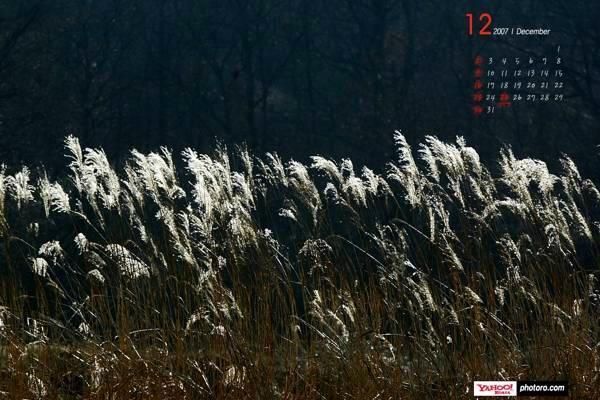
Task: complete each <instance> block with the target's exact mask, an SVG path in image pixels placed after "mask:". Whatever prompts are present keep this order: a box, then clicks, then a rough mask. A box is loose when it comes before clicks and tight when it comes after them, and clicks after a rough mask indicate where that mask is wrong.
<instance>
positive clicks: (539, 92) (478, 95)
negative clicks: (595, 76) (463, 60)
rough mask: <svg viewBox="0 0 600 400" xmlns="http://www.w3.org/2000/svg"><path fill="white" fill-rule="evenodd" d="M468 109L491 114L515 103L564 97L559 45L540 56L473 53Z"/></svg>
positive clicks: (543, 101) (475, 112)
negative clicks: (471, 84)
mask: <svg viewBox="0 0 600 400" xmlns="http://www.w3.org/2000/svg"><path fill="white" fill-rule="evenodd" d="M472 87H473V92H472V101H473V104H472V110H473V114H474V115H476V116H479V115H482V114H494V113H497V112H501V111H502V110H503V109H507V108H510V107H512V106H513V105H515V104H516V103H548V102H560V101H563V100H564V93H563V89H564V71H563V69H562V58H561V56H560V46H557V48H556V53H555V54H553V55H551V56H550V55H544V56H541V57H532V56H526V57H523V56H513V57H508V56H507V57H486V56H483V55H477V56H475V58H474V60H473V86H472Z"/></svg>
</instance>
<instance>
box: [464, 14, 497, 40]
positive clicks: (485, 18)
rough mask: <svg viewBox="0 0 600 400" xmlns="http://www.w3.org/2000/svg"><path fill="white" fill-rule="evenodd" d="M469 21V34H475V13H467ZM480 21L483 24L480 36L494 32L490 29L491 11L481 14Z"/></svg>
mask: <svg viewBox="0 0 600 400" xmlns="http://www.w3.org/2000/svg"><path fill="white" fill-rule="evenodd" d="M466 15H467V22H468V28H469V29H468V30H469V36H473V13H467V14H466ZM479 22H481V23H482V24H483V26H482V27H481V29H480V30H479V35H480V36H489V35H491V34H492V31H491V30H490V25H492V16H491V15H490V14H489V13H482V14H479Z"/></svg>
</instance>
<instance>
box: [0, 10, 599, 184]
mask: <svg viewBox="0 0 600 400" xmlns="http://www.w3.org/2000/svg"><path fill="white" fill-rule="evenodd" d="M483 3H485V4H486V6H485V7H481V4H483ZM469 11H472V12H480V11H488V12H490V13H492V15H493V17H494V26H515V27H516V26H524V27H538V26H540V27H545V28H551V29H552V31H553V33H552V35H551V37H550V38H547V39H541V38H531V37H530V38H527V39H514V40H512V39H511V40H508V41H507V40H499V39H496V38H485V39H477V38H469V37H468V36H467V34H466V19H465V15H464V14H465V12H469ZM598 17H600V2H594V1H583V0H577V1H574V0H570V1H563V0H520V1H491V2H487V1H486V2H475V1H447V0H422V1H416V0H326V1H324V0H95V1H94V0H54V1H51V0H35V1H32V0H2V1H1V2H0V160H1V162H3V163H7V164H10V165H18V164H20V163H33V164H35V163H43V164H45V165H46V167H47V168H49V169H53V168H55V167H57V166H60V165H63V164H64V159H63V157H62V153H63V148H62V141H63V138H64V137H65V136H66V135H67V134H74V135H76V136H78V137H79V138H80V139H81V141H82V143H83V144H85V145H86V146H102V147H103V148H104V149H105V150H106V152H107V153H108V154H109V155H110V156H112V157H114V159H116V160H119V159H121V158H123V157H125V156H126V155H127V153H128V151H129V149H130V148H131V147H135V148H137V149H140V150H149V149H155V148H156V147H157V146H159V145H168V146H169V147H170V148H172V149H174V150H179V149H181V148H183V147H187V146H192V147H195V148H197V149H199V150H201V151H202V150H208V149H210V148H211V147H212V146H213V145H214V142H215V139H219V140H222V141H224V142H226V143H240V142H246V143H247V144H248V145H249V147H251V148H252V149H254V150H255V151H257V152H264V151H273V150H275V151H278V152H279V153H281V154H283V155H285V156H288V157H295V158H299V159H302V158H303V157H305V156H307V155H309V154H317V153H322V154H326V155H327V156H330V157H336V158H337V157H345V156H350V157H352V159H353V160H355V162H356V163H368V164H370V165H374V166H377V165H381V163H382V162H383V161H386V160H388V159H389V158H390V157H391V156H392V153H393V151H394V148H393V138H392V133H393V131H394V130H395V129H401V130H402V132H403V133H404V135H405V136H406V137H407V138H408V139H409V141H410V142H412V143H415V142H418V140H419V138H420V137H422V136H424V135H427V134H433V135H437V136H438V137H440V138H442V139H449V138H454V137H455V136H456V135H463V136H464V137H465V138H466V139H467V142H468V143H469V144H470V145H472V146H474V147H475V148H477V149H478V151H480V153H481V154H482V156H483V157H484V158H486V157H489V158H492V157H494V156H495V155H496V152H497V150H498V149H499V148H500V147H501V146H502V144H503V143H508V144H511V145H512V147H513V149H514V151H515V153H517V154H520V155H525V156H532V157H537V158H541V159H544V160H546V161H549V162H552V160H555V159H557V156H558V155H559V154H560V153H561V152H565V153H568V154H570V155H571V156H572V157H573V158H574V159H575V160H576V162H577V163H578V165H579V166H580V167H581V168H582V169H583V170H584V171H585V172H586V173H587V174H588V175H590V174H591V175H595V174H596V175H597V173H596V172H595V171H594V170H593V165H594V164H593V163H594V162H596V161H597V160H596V157H598V155H597V149H596V145H597V144H598V143H599V142H600V140H599V139H598V138H597V137H596V135H597V132H598V126H599V119H600V97H599V96H600V92H599V85H598V83H599V79H600V68H599V62H600V33H599V32H598V31H597V26H598ZM557 43H559V44H561V46H562V48H563V50H562V51H563V53H562V54H563V55H564V60H565V70H566V72H567V77H566V83H567V89H566V95H567V100H566V101H565V102H562V103H556V104H548V105H527V106H523V107H513V108H511V109H510V110H507V111H504V112H503V113H502V114H496V115H494V116H492V117H480V118H475V117H473V116H472V113H471V109H470V105H471V101H470V98H471V89H470V85H471V83H472V70H471V65H472V59H473V57H474V56H475V55H476V54H479V53H482V52H485V54H507V55H515V54H533V55H536V54H543V53H544V52H545V51H548V49H553V48H554V47H555V45H556V44H557ZM552 51H553V50H552Z"/></svg>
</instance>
